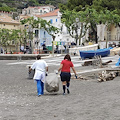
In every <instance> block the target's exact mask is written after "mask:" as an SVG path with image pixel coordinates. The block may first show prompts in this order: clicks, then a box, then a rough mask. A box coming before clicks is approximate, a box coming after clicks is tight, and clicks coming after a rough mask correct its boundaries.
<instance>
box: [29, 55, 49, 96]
mask: <svg viewBox="0 0 120 120" xmlns="http://www.w3.org/2000/svg"><path fill="white" fill-rule="evenodd" d="M31 70H35V74H34V77H33V79H34V80H35V81H36V82H37V93H38V97H39V96H41V95H43V94H44V83H45V76H46V72H48V65H47V63H46V62H45V61H44V60H41V56H40V55H37V61H36V62H34V63H33V65H32V66H31V68H30V69H29V71H31Z"/></svg>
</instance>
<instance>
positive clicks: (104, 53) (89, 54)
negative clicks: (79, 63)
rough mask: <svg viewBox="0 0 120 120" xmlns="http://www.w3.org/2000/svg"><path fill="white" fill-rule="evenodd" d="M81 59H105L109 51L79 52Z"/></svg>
mask: <svg viewBox="0 0 120 120" xmlns="http://www.w3.org/2000/svg"><path fill="white" fill-rule="evenodd" d="M79 52H80V57H81V58H82V59H86V58H93V57H94V56H101V57H106V56H108V55H109V54H110V49H98V50H95V51H94V50H90V51H79Z"/></svg>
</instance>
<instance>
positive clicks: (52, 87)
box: [45, 73, 59, 92]
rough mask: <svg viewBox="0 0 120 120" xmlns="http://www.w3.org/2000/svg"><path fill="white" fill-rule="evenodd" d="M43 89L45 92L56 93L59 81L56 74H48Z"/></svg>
mask: <svg viewBox="0 0 120 120" xmlns="http://www.w3.org/2000/svg"><path fill="white" fill-rule="evenodd" d="M45 88H46V91H47V92H58V91H59V81H58V76H57V74H56V73H49V74H48V76H47V77H46V81H45Z"/></svg>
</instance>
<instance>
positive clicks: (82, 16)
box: [59, 0, 120, 43]
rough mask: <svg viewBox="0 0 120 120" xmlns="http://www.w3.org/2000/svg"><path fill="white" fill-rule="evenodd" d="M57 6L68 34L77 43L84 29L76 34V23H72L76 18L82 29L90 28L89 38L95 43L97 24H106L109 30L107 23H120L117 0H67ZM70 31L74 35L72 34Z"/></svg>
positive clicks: (119, 4)
mask: <svg viewBox="0 0 120 120" xmlns="http://www.w3.org/2000/svg"><path fill="white" fill-rule="evenodd" d="M59 8H60V11H61V12H62V22H63V23H64V24H65V25H66V26H67V28H68V31H69V34H70V35H71V36H72V37H74V38H75V39H76V41H78V40H79V43H80V39H81V37H82V36H83V35H84V30H81V31H80V35H78V30H77V29H78V28H76V27H77V25H74V24H76V18H78V19H79V22H80V23H81V28H82V29H85V30H87V29H88V28H89V29H90V30H91V33H92V36H93V37H92V38H91V39H92V40H94V41H95V42H96V43H97V42H98V37H97V25H98V24H102V23H103V24H106V25H107V26H108V30H109V25H111V24H114V25H116V26H118V25H119V23H120V1H119V0H68V2H67V4H60V5H59ZM69 13H71V14H69ZM69 16H72V17H69ZM87 23H89V25H87ZM71 31H72V33H75V34H76V35H75V36H73V35H72V33H71Z"/></svg>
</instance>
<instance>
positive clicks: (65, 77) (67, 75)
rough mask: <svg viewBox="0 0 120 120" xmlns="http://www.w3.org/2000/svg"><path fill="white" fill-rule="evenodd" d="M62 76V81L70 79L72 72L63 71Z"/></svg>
mask: <svg viewBox="0 0 120 120" xmlns="http://www.w3.org/2000/svg"><path fill="white" fill-rule="evenodd" d="M60 78H61V81H70V78H71V74H70V73H68V72H61V73H60Z"/></svg>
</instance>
